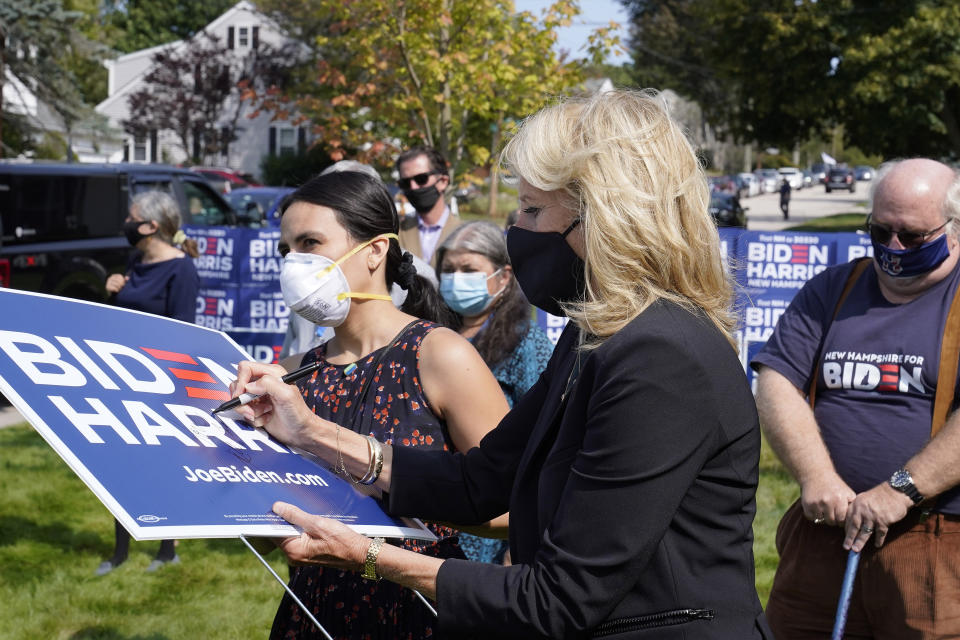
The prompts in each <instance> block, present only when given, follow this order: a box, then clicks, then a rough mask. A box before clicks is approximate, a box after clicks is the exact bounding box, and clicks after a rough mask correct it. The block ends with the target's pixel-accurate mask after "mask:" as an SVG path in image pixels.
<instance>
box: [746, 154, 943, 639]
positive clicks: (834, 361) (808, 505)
mask: <svg viewBox="0 0 960 640" xmlns="http://www.w3.org/2000/svg"><path fill="white" fill-rule="evenodd" d="M871 200H872V202H871V215H870V216H869V217H868V220H867V230H868V232H869V234H870V239H871V244H872V245H873V252H874V255H873V259H872V260H871V261H870V262H867V263H863V264H861V265H859V267H858V265H857V264H856V263H848V264H846V265H839V266H836V267H831V268H830V269H827V270H826V271H824V272H823V273H821V274H819V275H817V276H816V277H814V278H813V279H811V280H810V281H809V282H808V283H807V284H806V285H805V286H804V287H803V289H801V291H800V292H799V293H798V294H797V296H796V297H795V298H794V299H793V301H792V302H791V304H790V307H789V308H788V309H787V311H786V312H785V313H784V315H783V316H782V317H781V319H780V321H779V322H778V324H777V327H776V329H775V330H774V332H773V335H772V336H771V337H770V340H769V341H768V342H767V344H766V345H765V346H764V348H763V349H762V350H761V352H760V353H759V354H758V355H757V356H756V357H755V358H754V359H753V361H752V362H751V366H753V367H754V368H755V369H757V370H758V392H757V406H758V408H759V410H760V420H761V424H762V425H763V427H764V432H765V433H766V436H767V440H768V442H769V443H770V445H771V446H772V447H773V449H774V451H775V452H776V453H777V455H778V456H779V457H780V459H781V460H782V461H783V462H784V464H785V465H786V467H787V469H788V470H789V471H790V473H791V474H792V475H793V476H794V478H796V479H797V482H798V483H799V484H800V490H801V496H800V500H798V501H797V503H795V504H794V505H793V506H792V507H790V509H788V510H787V512H786V514H784V517H783V520H782V521H781V523H780V526H779V528H778V530H777V551H778V552H779V554H780V564H779V566H778V567H777V574H776V576H775V578H774V584H773V589H772V591H771V593H770V600H769V602H768V605H767V617H768V620H769V622H770V626H771V628H772V629H773V631H774V634H775V635H776V637H777V638H778V640H791V639H796V638H824V637H830V634H831V630H832V627H833V622H834V616H835V613H836V610H837V603H838V599H839V595H840V588H841V584H842V581H843V574H844V567H845V565H846V557H847V553H848V550H854V551H858V552H861V559H860V565H859V573H858V577H857V580H856V582H855V585H854V590H853V599H852V601H851V604H850V610H849V614H848V616H849V617H848V622H847V626H846V633H847V634H848V635H847V636H846V637H856V638H891V639H893V638H948V637H949V638H957V637H960V412H955V409H956V406H957V402H956V398H957V394H956V389H957V388H960V387H958V386H957V385H956V382H957V366H956V365H957V356H956V351H953V352H952V353H953V355H952V356H949V355H947V356H945V357H944V358H943V361H944V362H943V363H941V362H940V361H941V349H942V348H944V347H946V348H945V349H944V352H945V353H948V352H949V350H950V348H951V347H950V345H951V344H956V341H957V340H960V329H958V330H957V332H956V333H954V332H953V331H952V330H951V331H949V332H947V334H946V337H945V330H946V326H947V324H948V322H947V317H948V314H949V313H950V308H951V303H952V302H953V299H954V297H955V294H956V291H957V287H958V285H960V267H958V266H957V263H958V257H960V245H958V234H960V222H958V217H960V179H958V175H957V173H956V172H955V171H954V170H953V169H951V168H950V167H947V166H946V165H943V164H940V163H939V162H935V161H933V160H927V159H921V158H917V159H911V160H903V161H899V162H893V163H889V164H888V165H885V166H884V167H882V168H881V171H880V172H879V173H878V177H877V179H876V180H875V181H874V184H873V191H872V194H871ZM949 324H950V325H954V326H956V325H958V324H960V315H958V316H957V317H955V318H954V319H952V320H951V321H950V323H949ZM951 365H952V369H951V368H950V367H951ZM942 367H946V369H944V368H942ZM938 391H939V394H938ZM811 407H812V408H811Z"/></svg>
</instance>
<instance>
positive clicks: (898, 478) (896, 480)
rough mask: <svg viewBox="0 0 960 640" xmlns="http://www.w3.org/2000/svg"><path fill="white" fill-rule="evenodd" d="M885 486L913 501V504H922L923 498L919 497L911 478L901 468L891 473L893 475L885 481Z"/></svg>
mask: <svg viewBox="0 0 960 640" xmlns="http://www.w3.org/2000/svg"><path fill="white" fill-rule="evenodd" d="M887 484H889V485H890V486H891V487H893V488H894V489H896V490H897V491H899V492H900V493H902V494H904V495H906V496H907V497H908V498H910V499H911V500H913V504H920V503H921V502H923V496H922V495H920V492H919V491H917V487H916V486H915V485H914V484H913V476H911V475H910V472H909V471H907V470H906V469H904V468H903V467H900V468H899V469H897V470H896V471H894V472H893V475H892V476H890V479H889V480H887Z"/></svg>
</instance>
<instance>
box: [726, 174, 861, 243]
mask: <svg viewBox="0 0 960 640" xmlns="http://www.w3.org/2000/svg"><path fill="white" fill-rule="evenodd" d="M869 193H870V183H869V182H858V183H857V191H856V193H853V194H851V193H849V192H847V191H833V192H831V193H826V192H825V190H824V188H823V187H822V186H816V187H808V188H806V189H801V190H799V191H794V192H793V193H792V194H791V198H790V219H789V220H784V219H783V214H782V213H780V194H779V193H766V194H764V195H762V196H754V197H752V198H744V199H742V200H741V201H740V204H742V205H743V206H744V207H746V208H747V209H749V210H748V211H747V229H749V230H751V231H778V230H780V229H784V228H786V227H792V226H794V225H797V224H803V223H804V222H806V221H807V220H810V219H812V218H820V217H822V216H829V215H833V214H835V213H853V212H857V211H860V212H863V213H866V212H867V208H866V206H867V196H868V195H869Z"/></svg>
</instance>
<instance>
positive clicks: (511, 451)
mask: <svg viewBox="0 0 960 640" xmlns="http://www.w3.org/2000/svg"><path fill="white" fill-rule="evenodd" d="M503 159H504V162H505V163H506V164H507V165H508V166H509V167H510V169H511V170H512V171H513V173H514V175H516V176H518V177H519V178H520V183H519V191H520V209H521V214H520V217H519V219H518V220H517V223H516V225H514V226H513V227H511V228H510V231H509V232H508V235H507V245H508V248H509V252H510V259H511V263H512V265H513V268H514V272H515V274H516V277H517V280H518V282H519V283H520V286H521V288H522V289H523V291H524V293H525V294H526V296H527V298H528V299H530V301H531V302H532V303H533V304H535V305H537V306H538V307H540V308H541V309H544V310H545V311H548V312H550V313H553V314H560V313H562V314H566V315H567V316H568V317H569V318H570V322H569V324H568V325H567V327H566V328H565V329H564V331H563V333H562V334H561V336H560V339H559V341H558V343H557V346H556V349H555V350H554V352H553V356H552V357H551V359H550V362H549V364H548V365H547V368H546V370H545V371H544V373H543V375H542V376H541V377H540V379H539V380H538V381H537V383H536V384H535V385H534V386H533V387H532V388H531V390H530V391H529V392H528V393H527V394H526V395H525V396H524V397H523V398H522V399H521V400H520V402H519V403H518V404H517V406H515V407H514V408H513V409H512V410H511V412H510V413H509V414H507V416H506V417H505V418H504V419H503V420H502V421H501V422H500V424H499V425H498V426H497V427H496V428H495V429H494V430H493V431H491V432H490V434H488V435H487V436H486V437H485V438H484V439H483V441H482V442H481V444H480V446H479V447H476V448H474V449H471V450H469V451H467V452H465V453H458V454H456V455H453V454H450V453H446V452H429V451H419V450H417V449H416V448H409V447H408V448H404V447H389V446H383V447H381V449H382V452H381V451H380V449H377V448H374V450H373V454H372V455H371V449H370V447H368V446H367V443H366V442H364V441H363V439H362V438H359V437H357V436H355V435H352V434H348V437H346V438H345V437H343V436H342V435H341V437H340V438H339V440H338V439H337V436H336V433H337V431H336V428H335V426H334V425H332V424H330V423H329V422H325V421H323V420H320V419H318V418H317V417H316V416H314V415H313V414H312V413H311V412H310V411H309V410H308V409H307V408H306V407H305V406H304V403H303V401H302V399H301V397H300V395H299V393H297V389H296V388H295V387H291V386H289V385H285V384H283V383H282V382H280V380H279V377H278V376H279V374H281V373H282V371H281V370H279V369H278V368H276V367H270V366H266V365H261V364H258V363H243V364H241V366H240V368H239V371H238V380H237V382H236V383H235V387H234V391H235V392H239V391H248V392H250V393H255V394H261V397H260V398H259V399H258V400H256V401H254V402H253V403H251V404H249V405H247V406H246V407H243V413H244V414H245V417H246V418H247V419H249V420H250V421H251V422H252V423H253V424H255V425H259V426H263V427H264V428H266V429H267V430H268V431H269V432H270V433H272V434H273V435H274V436H276V437H277V438H279V439H280V440H282V441H284V442H287V443H291V444H294V445H296V446H299V447H302V448H304V449H306V450H308V451H311V452H313V453H314V454H316V455H318V456H320V457H321V458H324V459H326V460H330V461H332V460H342V461H343V467H344V468H345V469H346V471H347V473H349V474H351V475H352V476H358V477H365V478H368V479H369V477H370V476H371V475H372V476H374V480H375V485H376V486H377V487H378V488H379V489H381V490H382V491H383V492H385V494H384V500H383V502H384V506H385V508H386V509H387V510H388V511H389V512H390V513H392V514H394V515H415V516H419V517H425V518H431V519H443V520H447V521H451V522H465V523H470V522H483V521H485V520H487V519H489V518H491V517H493V516H494V515H496V514H498V513H500V512H502V511H504V510H506V509H509V511H510V553H511V556H512V559H513V562H514V564H513V565H512V566H509V567H505V566H498V565H491V564H479V563H471V562H466V561H463V560H455V559H448V560H443V559H439V558H428V557H424V556H419V555H416V554H411V553H408V552H405V551H403V550H402V549H398V548H395V547H390V546H387V545H384V546H381V544H380V540H379V539H375V540H369V539H368V538H365V537H364V536H362V535H359V534H357V533H356V532H354V531H353V530H351V529H349V528H348V527H346V526H344V525H343V524H341V523H339V522H335V521H331V520H327V519H324V518H322V517H319V516H314V515H309V514H306V513H304V512H302V511H301V510H299V509H298V508H297V507H296V506H294V505H289V504H284V503H277V504H276V505H274V511H275V512H277V513H278V514H279V515H281V516H282V517H284V518H285V519H287V520H288V521H290V522H291V523H293V524H295V525H297V526H299V527H302V529H303V533H302V534H301V535H300V536H297V537H291V538H286V539H284V540H283V541H281V542H280V546H281V548H282V549H283V550H284V552H285V553H286V554H287V556H288V557H289V558H290V559H291V560H293V561H294V562H300V563H309V564H319V565H325V566H336V567H342V568H351V569H354V570H359V569H361V568H362V569H364V571H365V575H366V576H368V577H370V578H373V579H377V578H385V579H386V580H390V581H393V582H396V583H399V584H403V585H405V586H408V587H412V588H415V589H419V590H420V591H421V592H423V593H424V595H426V596H428V597H432V598H436V599H437V602H438V610H439V620H438V625H437V626H438V631H439V632H440V633H441V634H443V637H463V636H470V637H479V638H492V637H497V638H574V637H575V638H587V637H611V638H641V637H642V638H661V639H666V638H680V637H683V638H688V639H693V638H739V639H743V638H763V637H770V636H769V631H768V629H767V626H766V622H765V620H764V618H763V613H762V611H761V607H760V602H759V599H758V598H757V594H756V590H755V587H754V570H753V550H752V540H753V536H752V531H751V526H752V522H753V516H754V513H755V510H756V503H755V499H754V496H755V491H756V486H757V477H758V468H757V464H758V458H759V452H760V430H759V425H758V420H757V413H756V408H755V407H754V403H753V397H752V395H751V393H750V389H749V388H748V386H747V383H746V376H745V374H744V371H743V367H742V365H741V364H740V361H739V358H738V356H737V351H736V341H735V339H734V336H733V324H734V314H733V313H732V311H731V302H732V286H731V283H730V278H729V275H728V273H727V271H726V268H725V265H724V262H723V259H722V257H721V254H720V243H719V238H718V235H717V230H716V228H715V227H714V224H713V221H712V219H711V217H710V214H709V212H708V206H709V192H708V189H707V184H706V180H705V178H704V175H703V172H702V170H701V168H700V166H699V164H698V162H697V157H696V154H695V153H694V151H693V149H692V148H691V146H690V144H689V142H688V141H687V140H686V138H685V137H684V135H683V133H682V132H681V130H680V127H679V126H678V125H677V124H676V123H675V122H674V121H673V120H671V118H670V116H669V115H668V114H667V112H666V108H665V107H664V105H663V104H662V103H661V101H660V100H659V99H658V98H657V97H656V96H654V95H651V94H648V93H635V92H628V91H613V92H607V93H603V94H597V95H593V96H590V97H586V98H580V99H570V100H567V101H564V102H562V103H560V104H557V105H554V106H551V107H548V108H545V109H543V110H542V111H540V112H539V113H537V114H536V115H534V116H532V117H531V118H529V119H528V120H526V121H525V122H524V123H523V124H522V125H521V127H520V129H519V131H518V133H517V134H516V135H515V136H514V137H513V139H512V140H511V141H510V142H509V143H508V144H507V147H506V149H505V150H504V153H503ZM381 453H382V456H381ZM381 457H382V460H381ZM371 461H372V463H373V464H371ZM371 468H372V471H371ZM377 472H378V473H377ZM387 492H388V493H387Z"/></svg>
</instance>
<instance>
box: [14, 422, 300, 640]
mask: <svg viewBox="0 0 960 640" xmlns="http://www.w3.org/2000/svg"><path fill="white" fill-rule="evenodd" d="M0 487H3V490H2V492H0V621H2V624H0V638H2V639H7V638H17V639H20V638H24V639H31V640H32V639H35V638H43V639H45V640H46V639H55V638H62V639H67V638H69V639H70V640H164V639H170V640H173V639H179V638H266V637H267V635H268V634H269V631H270V624H271V622H272V621H273V614H274V612H275V611H276V607H277V603H278V602H279V601H280V597H281V595H282V593H283V588H282V587H281V586H280V585H279V584H278V583H277V582H276V580H274V579H273V577H272V576H271V575H270V574H269V573H267V571H266V569H265V568H264V567H263V565H261V564H260V562H259V561H258V560H257V559H256V557H254V556H253V554H252V553H250V551H249V550H248V549H247V548H246V547H245V546H244V545H243V543H242V542H240V541H239V540H183V541H181V542H180V544H179V545H178V546H177V553H178V555H179V556H180V559H181V563H180V564H179V565H173V566H167V567H164V568H162V569H160V570H159V571H157V572H156V573H152V574H149V573H146V572H145V571H144V569H145V568H146V567H147V565H148V564H149V563H150V560H152V559H153V556H154V554H155V553H156V551H157V548H158V546H159V544H160V543H159V541H146V542H132V543H131V549H130V558H129V559H128V560H127V562H126V563H124V564H123V565H121V566H120V567H119V568H118V569H116V570H115V571H113V572H112V573H110V574H108V575H107V576H104V577H95V576H94V575H93V571H94V569H96V568H97V566H98V565H99V564H100V562H101V561H102V560H104V559H106V558H107V557H109V556H110V555H111V553H112V552H113V517H112V516H111V515H110V513H109V512H108V511H107V509H106V508H105V507H104V506H103V505H101V504H100V501H99V500H97V498H96V497H94V495H93V493H91V492H90V490H89V489H87V488H86V486H85V485H84V484H83V483H82V482H81V481H80V480H79V478H77V477H76V476H75V475H74V474H73V472H72V471H71V470H70V469H69V468H68V467H67V465H66V464H65V463H64V462H62V461H61V460H60V458H59V456H57V454H56V453H54V451H53V449H51V448H50V447H49V446H47V444H46V443H45V442H44V441H43V439H42V438H41V437H40V436H39V435H38V434H37V433H36V432H35V431H34V430H33V429H32V428H30V427H29V426H26V425H24V426H15V427H9V428H6V429H0ZM269 559H270V560H271V562H272V565H273V567H274V570H276V571H277V573H279V574H280V576H281V577H285V576H286V575H287V573H286V572H287V569H286V565H285V563H284V562H283V559H282V556H281V555H280V553H279V552H275V553H273V554H271V555H270V556H269Z"/></svg>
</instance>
